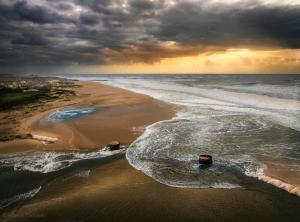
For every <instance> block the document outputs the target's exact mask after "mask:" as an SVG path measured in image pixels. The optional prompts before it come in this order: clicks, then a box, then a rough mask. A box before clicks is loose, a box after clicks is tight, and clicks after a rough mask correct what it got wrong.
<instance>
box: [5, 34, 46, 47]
mask: <svg viewBox="0 0 300 222" xmlns="http://www.w3.org/2000/svg"><path fill="white" fill-rule="evenodd" d="M11 43H12V44H20V45H31V46H40V45H46V44H47V41H46V39H44V38H43V37H42V36H39V35H38V34H32V33H24V34H23V35H22V36H20V37H18V38H16V39H14V40H12V41H11Z"/></svg>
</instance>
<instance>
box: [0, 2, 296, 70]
mask: <svg viewBox="0 0 300 222" xmlns="http://www.w3.org/2000/svg"><path fill="white" fill-rule="evenodd" d="M280 2H281V3H280ZM299 18H300V4H297V3H296V4H290V3H284V1H277V0H274V1H262V0H260V1H255V0H254V1H253V0H251V1H250V0H249V1H233V2H232V1H231V3H230V4H229V3H228V1H217V0H210V1H204V0H203V1H202V0H177V1H175V0H173V1H171V0H152V1H151V0H69V1H63V0H52V1H51V0H2V1H1V2H0V30H1V31H0V67H1V69H2V70H4V71H14V70H17V69H22V68H24V67H32V68H34V67H44V68H45V67H47V68H49V67H50V68H51V67H59V66H61V67H65V66H70V65H101V64H103V65H104V64H117V63H126V64H132V63H136V62H145V63H153V62H157V61H160V60H161V59H164V58H172V57H179V56H191V55H198V54H201V53H203V54H207V53H213V52H215V51H222V50H226V49H229V48H239V47H241V48H242V47H248V48H264V49H268V50H272V49H279V48H282V49H299V48H300V19H299Z"/></svg>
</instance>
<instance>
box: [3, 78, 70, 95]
mask: <svg viewBox="0 0 300 222" xmlns="http://www.w3.org/2000/svg"><path fill="white" fill-rule="evenodd" d="M0 78H1V77H0ZM74 82H75V81H74V80H68V79H61V78H55V77H53V78H52V77H49V78H48V77H36V76H32V77H31V76H30V77H27V76H26V77H16V76H12V77H9V76H7V77H6V76H5V77H2V78H1V81H0V92H2V93H3V92H7V93H8V92H13V91H23V92H37V91H41V90H42V91H50V90H51V89H52V90H53V89H55V90H59V89H63V88H66V87H73V86H74Z"/></svg>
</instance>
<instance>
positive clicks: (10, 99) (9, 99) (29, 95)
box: [0, 90, 49, 110]
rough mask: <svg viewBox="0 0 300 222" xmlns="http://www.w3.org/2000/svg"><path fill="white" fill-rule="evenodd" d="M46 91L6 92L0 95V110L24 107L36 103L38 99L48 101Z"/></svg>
mask: <svg viewBox="0 0 300 222" xmlns="http://www.w3.org/2000/svg"><path fill="white" fill-rule="evenodd" d="M48 93H49V92H48V91H47V90H43V91H36V92H19V91H17V92H7V93H1V96H0V110H5V109H9V108H11V107H15V106H20V105H26V104H29V103H34V102H38V101H39V100H40V99H43V98H44V99H49V95H48Z"/></svg>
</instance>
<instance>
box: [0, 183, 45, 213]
mask: <svg viewBox="0 0 300 222" xmlns="http://www.w3.org/2000/svg"><path fill="white" fill-rule="evenodd" d="M41 188H42V187H38V188H35V189H32V190H29V191H27V192H25V193H21V194H17V195H14V196H12V197H10V198H7V199H4V200H0V210H2V209H4V208H6V207H8V206H10V205H12V204H14V203H16V202H18V201H21V200H26V199H30V198H32V197H34V196H35V195H36V194H37V193H38V192H39V191H40V190H41Z"/></svg>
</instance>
